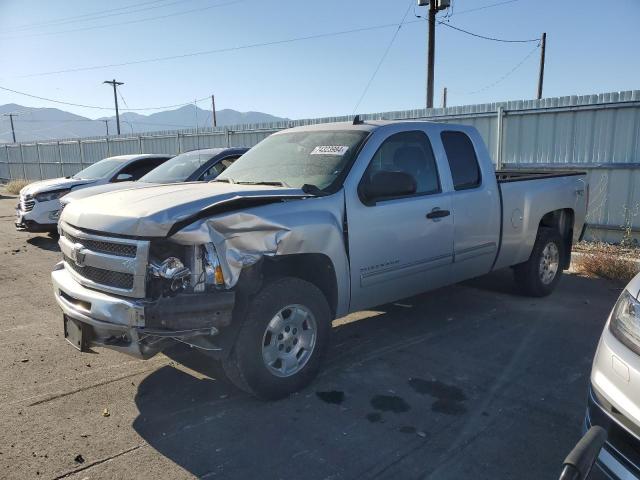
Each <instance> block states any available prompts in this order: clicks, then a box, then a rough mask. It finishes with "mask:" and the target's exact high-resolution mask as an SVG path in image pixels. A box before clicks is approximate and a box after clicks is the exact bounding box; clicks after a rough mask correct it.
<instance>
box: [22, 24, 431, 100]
mask: <svg viewBox="0 0 640 480" xmlns="http://www.w3.org/2000/svg"><path fill="white" fill-rule="evenodd" d="M418 22H422V20H411V21H409V22H405V25H408V24H410V23H418ZM397 26H398V24H397V23H386V24H381V25H373V26H370V27H361V28H352V29H349V30H340V31H336V32H327V33H318V34H314V35H306V36H302V37H293V38H287V39H283V40H273V41H271V42H259V43H249V44H246V45H238V46H236V47H226V48H217V49H213V50H202V51H199V52H189V53H183V54H179V55H170V56H166V57H155V58H145V59H142V60H133V61H129V62H121V63H111V64H106V65H92V66H88V67H77V68H68V69H65V70H54V71H50V72H38V73H31V74H27V75H19V76H17V78H31V77H40V76H47V75H57V74H60V73H74V72H84V71H88V70H101V69H104V68H114V67H124V66H128V65H140V64H144V63H154V62H164V61H167V60H176V59H180V58H189V57H198V56H203V55H213V54H215V53H225V52H235V51H238V50H247V49H250V48H257V47H270V46H275V45H284V44H287V43H294V42H300V41H305V40H316V39H319V38H328V37H335V36H339V35H347V34H350V33H359V32H367V31H371V30H381V29H384V28H391V27H397ZM190 103H191V102H190Z"/></svg>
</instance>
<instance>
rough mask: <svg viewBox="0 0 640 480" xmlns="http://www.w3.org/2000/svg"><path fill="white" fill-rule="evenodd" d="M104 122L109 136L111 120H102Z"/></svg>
mask: <svg viewBox="0 0 640 480" xmlns="http://www.w3.org/2000/svg"><path fill="white" fill-rule="evenodd" d="M101 121H102V122H104V126H105V127H107V137H108V136H109V120H101Z"/></svg>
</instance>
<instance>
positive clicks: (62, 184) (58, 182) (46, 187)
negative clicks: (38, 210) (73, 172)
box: [20, 177, 96, 195]
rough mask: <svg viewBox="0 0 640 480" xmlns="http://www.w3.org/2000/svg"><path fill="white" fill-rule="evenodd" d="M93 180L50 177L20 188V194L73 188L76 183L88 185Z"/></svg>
mask: <svg viewBox="0 0 640 480" xmlns="http://www.w3.org/2000/svg"><path fill="white" fill-rule="evenodd" d="M95 182H96V181H95V180H80V179H76V178H64V177H62V178H52V179H49V180H40V181H39V182H33V183H30V184H29V185H27V186H26V187H24V188H23V189H22V190H20V195H35V194H37V193H43V192H50V191H53V190H60V189H63V188H73V187H77V186H78V185H88V184H91V183H95Z"/></svg>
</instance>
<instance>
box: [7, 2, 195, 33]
mask: <svg viewBox="0 0 640 480" xmlns="http://www.w3.org/2000/svg"><path fill="white" fill-rule="evenodd" d="M167 1H169V0H152V1H149V2H142V3H137V4H134V5H129V6H125V7H118V8H110V9H108V10H100V11H98V12H93V13H85V14H82V15H74V16H71V17H62V18H57V19H52V20H46V21H44V22H36V23H28V24H24V25H18V26H16V27H14V28H9V29H6V30H5V32H14V31H23V30H29V29H32V28H41V27H49V26H52V25H53V26H58V25H64V24H67V23H75V22H81V21H90V20H97V19H99V18H104V17H108V16H112V15H125V14H129V13H136V12H139V11H142V10H150V9H152V8H163V7H167V6H169V5H173V4H176V3H181V2H180V1H179V2H171V3H169V4H167V5H157V6H155V7H148V8H146V9H139V7H142V6H143V5H152V4H156V3H165V2H167ZM182 1H183V0H182ZM131 8H138V9H137V10H132V11H130V12H122V13H118V14H111V12H119V11H121V10H129V9H131ZM104 14H107V15H104Z"/></svg>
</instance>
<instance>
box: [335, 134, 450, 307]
mask: <svg viewBox="0 0 640 480" xmlns="http://www.w3.org/2000/svg"><path fill="white" fill-rule="evenodd" d="M380 135H381V137H380V138H378V139H376V140H375V141H374V140H373V139H372V140H370V141H369V142H367V147H366V153H365V151H363V153H361V155H362V156H364V155H371V157H369V160H368V162H366V165H367V167H366V170H365V171H364V174H359V175H357V176H354V181H358V182H359V184H358V189H356V188H353V185H352V187H351V188H348V189H347V191H348V192H349V193H348V197H347V202H346V203H347V223H348V238H349V255H350V266H351V309H353V310H357V309H363V308H366V307H371V306H375V305H381V304H383V303H387V302H390V301H393V300H398V299H401V298H405V297H409V296H411V295H414V294H416V293H419V292H423V291H425V290H428V289H430V288H436V287H439V286H441V285H444V284H446V283H448V279H449V274H450V266H451V262H452V248H453V222H452V216H451V215H450V208H451V207H450V203H449V202H450V198H449V194H448V193H445V192H443V190H442V187H441V183H440V177H439V168H438V165H437V162H436V158H435V155H434V153H433V149H432V145H431V141H430V139H429V137H428V135H427V133H426V132H425V131H423V130H420V129H416V130H414V131H400V132H398V133H393V129H391V132H390V134H387V135H386V136H382V134H380ZM374 149H375V150H374ZM365 158H366V157H365ZM381 171H393V172H398V171H401V172H404V173H408V174H410V175H411V176H412V177H413V178H414V179H415V181H416V184H417V191H416V192H415V193H414V194H410V195H403V196H400V197H396V198H389V199H385V200H378V201H376V202H375V203H374V204H371V203H370V202H367V201H366V200H365V199H364V198H363V196H362V193H361V192H362V188H361V187H362V185H363V184H364V183H365V182H367V181H368V179H369V178H371V177H372V176H373V175H374V174H376V173H378V172H381ZM438 210H441V211H440V212H439V213H440V214H433V212H434V211H435V212H437V211H438Z"/></svg>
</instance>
